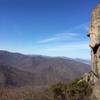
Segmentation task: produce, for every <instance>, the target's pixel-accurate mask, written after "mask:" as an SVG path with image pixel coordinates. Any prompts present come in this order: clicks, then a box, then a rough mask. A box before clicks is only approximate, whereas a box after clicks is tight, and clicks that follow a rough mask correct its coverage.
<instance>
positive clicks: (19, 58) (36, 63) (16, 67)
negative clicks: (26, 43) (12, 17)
mask: <svg viewBox="0 0 100 100" xmlns="http://www.w3.org/2000/svg"><path fill="white" fill-rule="evenodd" d="M89 71H90V65H89V64H87V63H84V62H82V60H81V61H80V60H76V59H70V58H67V59H66V58H62V57H47V56H41V55H24V54H20V53H12V52H8V51H2V50H1V51H0V85H3V86H16V87H21V86H28V85H32V86H34V87H43V86H48V85H51V84H55V83H57V82H60V81H64V82H65V81H66V82H69V81H71V80H73V79H75V78H79V77H81V76H82V75H83V74H84V73H86V72H89Z"/></svg>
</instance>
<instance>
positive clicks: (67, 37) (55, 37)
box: [38, 32, 79, 43]
mask: <svg viewBox="0 0 100 100" xmlns="http://www.w3.org/2000/svg"><path fill="white" fill-rule="evenodd" d="M78 36H79V34H78V33H67V32H66V33H59V34H55V35H53V36H52V37H48V38H46V39H43V40H40V41H39V42H38V43H48V42H52V41H58V40H59V41H60V40H71V39H73V37H74V38H75V37H78Z"/></svg>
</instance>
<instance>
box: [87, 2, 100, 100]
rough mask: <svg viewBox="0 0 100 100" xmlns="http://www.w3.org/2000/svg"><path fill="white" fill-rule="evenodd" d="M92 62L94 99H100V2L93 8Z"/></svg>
mask: <svg viewBox="0 0 100 100" xmlns="http://www.w3.org/2000/svg"><path fill="white" fill-rule="evenodd" d="M88 36H89V37H90V45H89V46H90V47H91V62H92V64H91V65H92V71H91V72H92V77H91V82H92V83H93V84H94V86H93V94H92V100H100V4H98V5H97V6H96V8H95V9H94V10H93V13H92V18H91V24H90V30H89V33H88Z"/></svg>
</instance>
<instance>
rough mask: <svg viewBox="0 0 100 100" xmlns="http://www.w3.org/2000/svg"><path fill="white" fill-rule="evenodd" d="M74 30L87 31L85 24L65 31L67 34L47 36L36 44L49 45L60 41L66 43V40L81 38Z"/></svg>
mask: <svg viewBox="0 0 100 100" xmlns="http://www.w3.org/2000/svg"><path fill="white" fill-rule="evenodd" d="M76 30H85V31H88V25H87V24H81V25H77V26H75V27H72V28H70V29H67V32H63V33H58V34H54V35H53V36H49V37H47V38H45V39H42V40H40V41H38V43H49V42H54V41H62V40H67V41H68V40H73V39H78V38H79V37H81V34H80V33H78V32H75V31H76ZM73 31H74V32H73Z"/></svg>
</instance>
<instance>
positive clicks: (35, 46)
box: [0, 0, 98, 59]
mask: <svg viewBox="0 0 100 100" xmlns="http://www.w3.org/2000/svg"><path fill="white" fill-rule="evenodd" d="M97 3H98V0H95V1H93V0H88V1H83V0H77V1H73V0H1V1H0V15H1V16H0V50H7V51H11V52H19V53H23V54H35V55H45V56H61V57H62V56H64V57H69V58H82V59H90V48H89V47H88V44H89V38H88V37H87V36H86V34H87V33H88V28H89V22H90V17H91V12H92V9H93V8H94V7H95V5H96V4H97Z"/></svg>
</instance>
